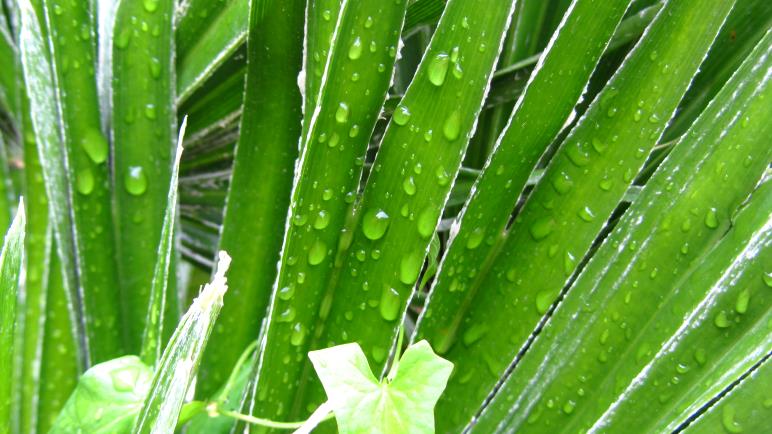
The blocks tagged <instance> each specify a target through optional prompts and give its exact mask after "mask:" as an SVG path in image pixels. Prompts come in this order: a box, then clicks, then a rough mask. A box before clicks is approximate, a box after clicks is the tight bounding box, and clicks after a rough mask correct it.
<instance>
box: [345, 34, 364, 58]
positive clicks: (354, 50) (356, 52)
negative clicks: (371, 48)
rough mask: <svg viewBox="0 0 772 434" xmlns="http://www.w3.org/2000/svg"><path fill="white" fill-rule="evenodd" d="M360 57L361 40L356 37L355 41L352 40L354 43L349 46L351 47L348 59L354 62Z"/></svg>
mask: <svg viewBox="0 0 772 434" xmlns="http://www.w3.org/2000/svg"><path fill="white" fill-rule="evenodd" d="M360 57H362V39H361V38H360V37H359V36H357V37H356V39H354V42H353V43H352V44H351V47H349V49H348V58H349V59H351V60H356V59H359V58H360Z"/></svg>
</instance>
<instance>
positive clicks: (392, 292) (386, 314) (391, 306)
mask: <svg viewBox="0 0 772 434" xmlns="http://www.w3.org/2000/svg"><path fill="white" fill-rule="evenodd" d="M400 304H401V303H400V300H399V292H397V290H396V289H394V288H392V287H390V286H384V287H383V292H381V302H380V303H379V304H378V309H379V310H380V313H381V317H382V318H383V319H385V320H386V321H394V320H395V319H397V316H398V315H399V307H400Z"/></svg>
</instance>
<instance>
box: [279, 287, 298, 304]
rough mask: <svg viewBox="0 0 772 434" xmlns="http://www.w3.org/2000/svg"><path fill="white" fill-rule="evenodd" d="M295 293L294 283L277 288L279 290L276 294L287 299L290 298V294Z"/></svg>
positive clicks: (282, 298) (281, 298)
mask: <svg viewBox="0 0 772 434" xmlns="http://www.w3.org/2000/svg"><path fill="white" fill-rule="evenodd" d="M294 295H295V285H288V286H285V287H283V288H281V289H279V292H278V294H277V296H278V297H279V299H280V300H284V301H287V300H289V299H291V298H292V296H294Z"/></svg>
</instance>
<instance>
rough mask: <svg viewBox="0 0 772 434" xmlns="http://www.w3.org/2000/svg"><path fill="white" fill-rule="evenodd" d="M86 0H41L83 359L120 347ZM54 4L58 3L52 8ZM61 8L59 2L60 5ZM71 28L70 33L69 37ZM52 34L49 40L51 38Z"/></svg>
mask: <svg viewBox="0 0 772 434" xmlns="http://www.w3.org/2000/svg"><path fill="white" fill-rule="evenodd" d="M89 6H90V5H89V3H88V2H79V3H78V4H77V5H74V6H72V7H69V8H59V9H57V7H56V6H54V5H53V4H51V3H50V2H48V1H44V2H43V10H44V11H45V14H46V17H47V20H46V22H47V25H48V39H49V44H48V45H49V47H50V49H51V63H52V69H53V71H54V72H55V74H56V76H55V85H56V87H55V89H54V92H55V94H56V97H57V104H58V108H59V119H58V122H57V124H58V126H59V129H60V137H61V140H62V144H63V146H64V156H65V159H66V160H65V162H64V163H65V165H66V167H67V170H68V175H67V177H68V183H69V189H70V200H71V204H70V206H71V207H72V211H71V213H72V223H73V227H72V232H73V234H74V241H75V251H74V254H75V256H76V258H77V265H78V268H77V273H78V283H79V287H80V291H81V292H82V295H81V297H82V300H81V304H82V309H83V313H84V315H85V324H86V327H87V333H88V342H89V356H90V362H91V363H96V362H100V361H104V360H107V359H110V358H113V357H117V356H119V355H122V354H124V346H123V343H122V338H121V333H120V330H119V328H118V327H119V325H120V324H121V320H120V309H119V308H118V306H116V305H115V303H114V301H115V300H116V299H118V298H119V296H120V295H119V294H120V291H119V289H120V288H119V287H118V286H117V285H115V282H116V281H117V280H118V275H117V268H116V263H115V256H116V255H115V244H114V238H113V237H114V235H113V225H112V212H111V203H110V201H111V195H110V191H109V172H108V165H107V159H108V155H109V145H108V142H107V138H106V137H105V136H104V134H103V133H102V131H101V126H100V112H99V99H98V95H97V88H96V82H95V80H94V74H93V66H92V65H94V64H95V62H96V44H95V43H94V41H93V40H92V37H91V36H90V34H89V33H86V32H84V29H90V28H91V26H92V17H91V11H90V7H89ZM54 9H56V10H57V11H60V13H58V14H57V13H55V11H54ZM60 9H61V10H60ZM73 35H78V37H74V36H73ZM54 41H56V42H54Z"/></svg>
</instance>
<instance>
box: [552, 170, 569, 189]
mask: <svg viewBox="0 0 772 434" xmlns="http://www.w3.org/2000/svg"><path fill="white" fill-rule="evenodd" d="M573 185H574V181H573V180H572V179H571V177H570V176H568V174H567V173H566V172H563V171H561V172H559V173H556V174H555V176H553V177H552V187H554V188H555V191H557V192H558V193H559V194H566V193H568V192H569V190H571V187H573Z"/></svg>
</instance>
